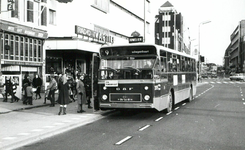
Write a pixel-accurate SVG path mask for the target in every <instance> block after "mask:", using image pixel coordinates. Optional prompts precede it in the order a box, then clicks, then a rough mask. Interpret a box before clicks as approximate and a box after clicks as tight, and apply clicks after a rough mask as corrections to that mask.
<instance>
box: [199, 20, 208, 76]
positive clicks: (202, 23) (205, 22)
mask: <svg viewBox="0 0 245 150" xmlns="http://www.w3.org/2000/svg"><path fill="white" fill-rule="evenodd" d="M210 22H211V21H204V22H201V23H200V24H199V26H198V61H199V66H198V67H199V69H198V71H199V75H200V74H201V59H200V37H201V32H200V29H201V25H204V24H207V23H210Z"/></svg>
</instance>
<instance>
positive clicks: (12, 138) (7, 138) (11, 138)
mask: <svg viewBox="0 0 245 150" xmlns="http://www.w3.org/2000/svg"><path fill="white" fill-rule="evenodd" d="M16 138H17V137H11V136H9V137H5V138H2V139H3V140H14V139H16Z"/></svg>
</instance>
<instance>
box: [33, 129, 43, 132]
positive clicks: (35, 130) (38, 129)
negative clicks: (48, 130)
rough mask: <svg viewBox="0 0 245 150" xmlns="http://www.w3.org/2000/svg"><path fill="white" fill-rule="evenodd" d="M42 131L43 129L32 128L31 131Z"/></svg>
mask: <svg viewBox="0 0 245 150" xmlns="http://www.w3.org/2000/svg"><path fill="white" fill-rule="evenodd" d="M40 131H43V129H34V130H31V132H40Z"/></svg>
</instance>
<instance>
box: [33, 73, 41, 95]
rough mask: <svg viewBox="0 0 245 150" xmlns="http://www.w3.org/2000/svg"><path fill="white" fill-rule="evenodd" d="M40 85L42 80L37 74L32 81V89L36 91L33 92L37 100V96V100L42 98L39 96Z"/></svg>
mask: <svg viewBox="0 0 245 150" xmlns="http://www.w3.org/2000/svg"><path fill="white" fill-rule="evenodd" d="M42 84H43V81H42V79H41V78H40V76H39V75H38V74H36V75H35V78H34V79H33V80H32V85H33V87H34V88H36V89H37V90H36V92H35V93H36V99H37V96H39V99H41V98H42V97H41V95H40V92H41V87H42Z"/></svg>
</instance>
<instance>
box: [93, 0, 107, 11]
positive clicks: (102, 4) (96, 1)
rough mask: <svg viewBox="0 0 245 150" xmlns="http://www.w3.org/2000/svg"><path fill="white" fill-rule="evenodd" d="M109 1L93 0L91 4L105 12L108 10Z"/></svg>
mask: <svg viewBox="0 0 245 150" xmlns="http://www.w3.org/2000/svg"><path fill="white" fill-rule="evenodd" d="M109 2H110V1H109V0H94V4H93V5H92V6H93V7H95V8H96V9H98V10H101V11H103V12H105V13H107V12H109Z"/></svg>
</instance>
